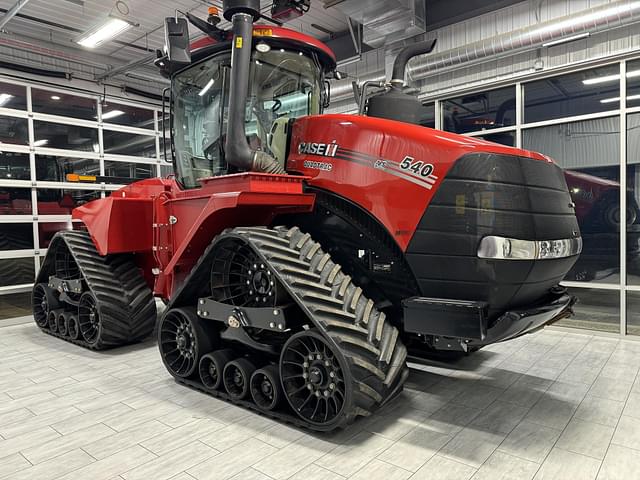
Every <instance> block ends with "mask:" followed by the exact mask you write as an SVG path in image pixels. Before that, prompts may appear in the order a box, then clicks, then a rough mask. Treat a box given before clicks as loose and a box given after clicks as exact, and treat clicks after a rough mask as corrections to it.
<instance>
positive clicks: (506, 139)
mask: <svg viewBox="0 0 640 480" xmlns="http://www.w3.org/2000/svg"><path fill="white" fill-rule="evenodd" d="M475 138H482V139H483V140H486V141H488V142H493V143H499V144H501V145H507V146H509V147H515V145H516V132H500V133H489V134H487V135H482V136H479V137H475Z"/></svg>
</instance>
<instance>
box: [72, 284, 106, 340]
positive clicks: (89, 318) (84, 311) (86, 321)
mask: <svg viewBox="0 0 640 480" xmlns="http://www.w3.org/2000/svg"><path fill="white" fill-rule="evenodd" d="M78 326H79V328H80V334H81V335H82V338H83V339H84V341H85V342H87V343H88V344H89V345H90V346H92V347H93V346H96V345H97V344H98V343H99V342H100V333H101V332H100V330H101V328H102V325H101V322H100V312H99V311H98V302H97V301H96V297H95V296H94V295H93V293H91V292H84V293H83V294H82V296H81V297H80V303H79V305H78Z"/></svg>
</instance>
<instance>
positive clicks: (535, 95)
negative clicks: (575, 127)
mask: <svg viewBox="0 0 640 480" xmlns="http://www.w3.org/2000/svg"><path fill="white" fill-rule="evenodd" d="M619 106H620V68H619V66H618V65H617V64H616V65H610V66H608V67H602V68H596V69H593V70H583V71H581V72H576V73H570V74H568V75H562V76H559V77H551V78H545V79H543V80H537V81H535V82H531V83H527V84H525V86H524V121H525V122H526V123H530V122H540V121H543V120H551V119H553V118H562V117H572V116H575V115H586V114H588V113H597V112H606V111H607V110H615V109H617V108H619Z"/></svg>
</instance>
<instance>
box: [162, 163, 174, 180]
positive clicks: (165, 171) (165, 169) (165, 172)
mask: <svg viewBox="0 0 640 480" xmlns="http://www.w3.org/2000/svg"><path fill="white" fill-rule="evenodd" d="M169 175H173V165H171V164H166V163H163V164H161V165H160V176H161V177H163V178H164V177H168V176H169Z"/></svg>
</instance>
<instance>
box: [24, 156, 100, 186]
mask: <svg viewBox="0 0 640 480" xmlns="http://www.w3.org/2000/svg"><path fill="white" fill-rule="evenodd" d="M69 173H77V174H79V175H100V160H97V159H92V158H89V159H86V158H74V157H55V156H53V155H36V179H37V180H43V181H48V182H65V181H66V178H67V174H69Z"/></svg>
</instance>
